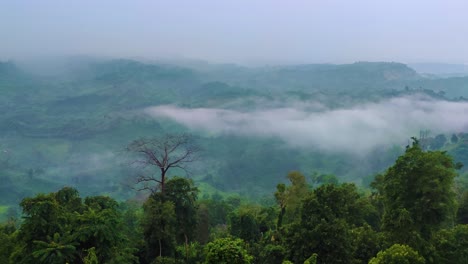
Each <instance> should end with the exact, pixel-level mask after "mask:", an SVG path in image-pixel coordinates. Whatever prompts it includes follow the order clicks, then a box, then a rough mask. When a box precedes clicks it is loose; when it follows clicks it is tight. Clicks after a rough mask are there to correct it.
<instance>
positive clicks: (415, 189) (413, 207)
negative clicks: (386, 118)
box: [377, 140, 457, 246]
mask: <svg viewBox="0 0 468 264" xmlns="http://www.w3.org/2000/svg"><path fill="white" fill-rule="evenodd" d="M456 167H457V166H456V164H454V162H453V161H452V158H451V157H450V156H448V155H447V154H446V153H445V152H441V151H427V152H425V151H423V150H422V149H421V147H420V146H419V144H418V141H417V140H414V143H413V145H412V146H411V147H407V149H406V152H405V154H404V155H402V156H400V157H399V158H398V159H397V161H396V162H395V164H394V165H393V166H392V167H390V168H389V169H388V171H387V172H386V173H385V174H384V175H383V178H381V179H380V182H379V184H377V188H378V189H379V191H380V193H381V195H382V197H383V205H384V215H383V220H382V222H383V226H382V227H383V229H384V230H385V231H388V232H389V233H390V234H391V235H392V237H393V239H394V240H393V241H394V242H396V243H405V244H408V243H409V245H410V246H414V245H415V243H419V242H415V241H413V242H411V241H412V240H414V239H415V238H416V239H417V240H420V239H418V238H417V236H420V238H422V239H423V240H428V239H429V238H430V236H431V234H432V232H433V231H434V230H437V229H439V228H440V227H442V225H443V223H444V222H446V221H448V220H452V221H453V220H454V214H455V194H454V191H453V181H454V178H455V176H456V171H455V169H456Z"/></svg>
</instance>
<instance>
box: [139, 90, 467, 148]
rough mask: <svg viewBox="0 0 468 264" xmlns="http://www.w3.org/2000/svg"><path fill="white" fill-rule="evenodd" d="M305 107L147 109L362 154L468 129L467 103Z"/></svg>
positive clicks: (198, 126) (417, 100)
mask: <svg viewBox="0 0 468 264" xmlns="http://www.w3.org/2000/svg"><path fill="white" fill-rule="evenodd" d="M310 104H311V105H314V104H316V102H311V103H310ZM309 109H311V107H307V105H304V104H302V103H301V104H297V105H292V106H289V107H283V108H274V109H271V108H269V109H259V110H255V111H249V112H241V111H233V110H226V109H217V108H194V109H191V108H179V107H176V106H172V105H164V106H156V107H150V108H147V109H145V112H146V113H147V114H149V115H151V116H153V117H155V118H169V119H171V120H173V121H175V122H178V123H180V124H183V125H184V126H186V127H188V128H190V129H192V130H197V131H205V132H210V133H228V134H236V135H244V136H260V137H278V138H280V139H282V140H284V141H285V142H286V143H288V144H290V145H291V146H295V147H297V146H298V147H314V148H319V149H322V150H330V151H339V152H349V153H361V154H365V153H366V152H368V151H369V150H371V149H373V148H375V147H378V146H384V145H389V144H402V143H403V144H404V143H407V142H408V139H409V138H410V137H411V136H418V135H419V131H420V130H426V129H428V130H430V131H431V135H433V136H435V135H436V134H438V133H453V132H463V131H465V132H466V131H468V118H467V117H468V102H450V101H442V100H434V99H430V98H426V97H421V96H412V97H400V98H393V99H390V100H387V101H381V102H378V103H368V104H364V105H359V106H355V107H352V108H347V109H332V110H322V111H310V110H309ZM312 109H313V107H312Z"/></svg>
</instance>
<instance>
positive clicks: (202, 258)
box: [0, 140, 468, 264]
mask: <svg viewBox="0 0 468 264" xmlns="http://www.w3.org/2000/svg"><path fill="white" fill-rule="evenodd" d="M460 167H461V164H455V163H454V162H453V161H452V158H451V157H450V156H448V155H447V154H446V153H445V152H441V151H424V150H423V149H421V147H420V145H419V142H418V141H417V140H415V141H414V143H413V144H412V146H408V147H407V149H406V151H405V153H404V154H403V155H402V156H400V157H399V158H398V159H397V161H396V162H395V164H394V165H393V166H391V167H390V168H389V169H388V170H387V171H386V172H385V173H383V174H382V175H378V176H376V177H375V179H374V181H373V183H372V185H371V186H372V189H371V190H362V189H358V188H357V187H356V186H355V185H354V184H350V183H338V182H337V181H336V178H334V177H316V178H317V180H316V181H315V182H314V183H313V184H310V183H308V182H307V181H306V178H305V177H304V175H302V174H301V173H300V172H297V171H294V172H291V173H289V174H288V176H287V178H288V180H289V182H290V183H289V184H287V185H286V184H278V186H277V190H276V192H275V193H274V201H275V202H273V203H270V204H268V203H263V204H259V203H254V202H247V201H243V200H241V199H239V198H235V197H230V198H226V199H223V198H222V197H220V196H219V195H212V196H211V197H206V196H203V195H201V194H199V192H198V189H197V188H196V187H195V186H194V183H193V182H192V181H191V180H189V179H185V178H180V177H172V178H170V179H168V180H167V181H166V182H165V187H164V189H159V190H156V191H154V192H152V193H151V195H149V196H148V197H147V199H146V200H145V201H144V202H142V203H139V202H132V201H127V202H124V203H120V204H119V203H117V202H116V201H115V200H114V199H112V198H109V197H106V196H88V197H85V198H84V199H83V198H81V197H80V196H79V193H78V191H77V190H75V189H73V188H71V187H64V188H62V189H60V190H59V191H57V192H53V193H49V194H39V195H37V196H35V197H30V198H25V199H23V201H22V202H21V204H20V206H21V208H22V210H23V217H22V219H17V218H15V217H14V216H12V217H10V219H9V220H8V221H7V222H6V223H4V224H2V226H1V229H0V231H1V232H0V263H273V264H274V263H279V264H280V263H372V264H377V263H399V264H401V263H467V260H468V254H467V252H466V248H467V247H468V225H467V224H468V199H467V197H468V189H467V188H466V186H463V184H461V183H459V182H458V181H456V176H457V174H456V169H459V168H460Z"/></svg>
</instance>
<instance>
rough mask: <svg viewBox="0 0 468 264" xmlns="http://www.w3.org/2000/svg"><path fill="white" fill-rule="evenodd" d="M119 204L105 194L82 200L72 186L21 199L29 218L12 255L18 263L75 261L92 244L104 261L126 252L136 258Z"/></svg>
mask: <svg viewBox="0 0 468 264" xmlns="http://www.w3.org/2000/svg"><path fill="white" fill-rule="evenodd" d="M116 205H117V203H116V202H115V201H114V200H113V199H111V198H109V197H101V196H96V197H88V198H86V200H85V204H82V202H81V198H80V197H79V194H78V192H77V191H76V190H75V189H73V188H69V187H65V188H63V189H61V190H59V191H58V192H56V193H50V194H47V195H45V194H40V195H38V196H36V197H34V198H25V199H24V200H23V201H22V202H21V206H22V207H23V213H24V214H25V219H24V221H23V223H22V225H21V227H20V229H19V233H18V238H19V241H18V247H17V248H16V251H15V252H14V253H13V254H12V256H11V258H12V259H13V260H14V261H15V262H18V263H23V262H25V263H28V262H35V263H64V262H75V261H77V259H78V258H79V256H80V255H82V254H85V252H88V251H87V250H88V249H90V248H94V249H93V250H94V252H95V254H96V257H97V259H98V260H99V262H100V263H101V262H111V261H112V260H113V259H114V256H123V255H126V254H127V258H132V257H131V256H132V250H131V249H130V247H128V245H127V244H126V243H127V240H126V238H125V237H123V234H122V233H121V232H120V230H121V227H122V222H121V221H122V220H121V215H120V213H119V212H118V211H117V208H116ZM88 253H89V252H88Z"/></svg>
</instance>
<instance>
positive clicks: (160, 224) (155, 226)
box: [141, 198, 176, 261]
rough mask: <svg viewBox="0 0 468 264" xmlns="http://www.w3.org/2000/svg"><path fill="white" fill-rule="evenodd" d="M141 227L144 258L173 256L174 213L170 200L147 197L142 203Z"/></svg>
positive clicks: (174, 235)
mask: <svg viewBox="0 0 468 264" xmlns="http://www.w3.org/2000/svg"><path fill="white" fill-rule="evenodd" d="M143 212H144V213H143V218H142V222H141V225H142V229H143V237H144V240H145V243H146V254H147V256H146V258H147V259H148V260H149V261H151V260H153V259H154V258H156V256H174V253H175V242H176V241H175V239H176V230H175V224H176V215H175V212H174V204H173V203H172V202H169V201H167V202H163V201H161V200H156V199H152V198H149V199H148V200H147V201H146V202H145V204H144V205H143Z"/></svg>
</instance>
